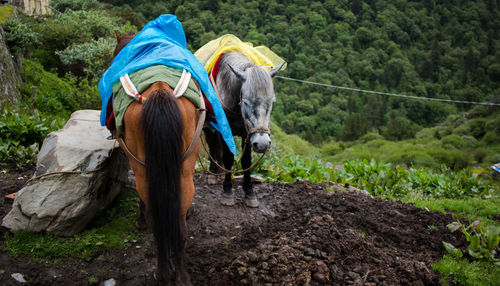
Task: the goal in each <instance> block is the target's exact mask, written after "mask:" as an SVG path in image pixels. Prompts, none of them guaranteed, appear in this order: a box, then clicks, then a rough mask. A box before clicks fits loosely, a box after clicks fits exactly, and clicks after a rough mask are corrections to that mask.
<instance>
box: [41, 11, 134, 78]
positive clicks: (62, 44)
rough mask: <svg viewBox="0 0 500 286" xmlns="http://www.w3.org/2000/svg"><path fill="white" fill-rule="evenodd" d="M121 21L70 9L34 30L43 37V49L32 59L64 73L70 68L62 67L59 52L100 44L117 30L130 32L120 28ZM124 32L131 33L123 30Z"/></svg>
mask: <svg viewBox="0 0 500 286" xmlns="http://www.w3.org/2000/svg"><path fill="white" fill-rule="evenodd" d="M119 22H120V21H119V19H118V18H112V17H109V16H108V15H107V14H106V12H105V11H102V10H89V11H83V10H80V11H73V10H68V11H66V12H65V13H63V14H57V15H55V16H54V17H51V18H48V19H47V20H46V21H44V22H42V23H40V24H38V25H36V26H34V27H33V29H34V30H35V31H37V32H38V33H39V34H40V35H41V37H40V38H41V42H42V45H41V46H40V48H39V49H38V50H37V51H35V52H34V53H33V58H36V59H37V60H39V61H40V62H41V63H42V64H43V65H44V67H45V68H46V69H48V70H52V69H54V70H57V71H58V73H59V74H65V73H66V72H69V71H71V69H68V68H67V67H66V66H65V65H61V63H60V61H59V59H58V57H57V55H56V54H55V52H56V51H64V50H65V49H67V48H69V47H71V46H73V45H80V44H84V43H87V42H91V41H92V40H94V41H97V40H98V39H100V38H111V37H114V31H119V32H129V31H130V29H131V27H130V26H129V25H119V24H120V23H119ZM125 29H127V30H128V31H123V30H125ZM92 60H94V59H92ZM87 64H90V63H87ZM77 75H78V76H83V75H82V74H77Z"/></svg>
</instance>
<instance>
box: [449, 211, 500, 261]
mask: <svg viewBox="0 0 500 286" xmlns="http://www.w3.org/2000/svg"><path fill="white" fill-rule="evenodd" d="M448 229H449V230H450V231H452V232H455V231H457V230H460V231H461V232H462V234H463V235H464V236H465V239H466V240H467V242H469V245H468V246H467V253H468V254H469V255H470V256H471V257H472V258H474V259H484V260H487V261H490V262H494V263H495V264H496V265H497V266H500V259H499V258H497V257H495V256H494V253H495V252H494V251H495V248H496V247H497V246H498V244H499V242H500V228H499V227H496V226H489V227H486V226H485V225H484V223H483V222H481V221H479V220H476V221H473V222H472V223H471V224H470V225H468V226H465V225H464V224H462V223H461V222H458V221H456V222H453V223H450V224H448ZM443 245H444V247H445V248H446V250H447V251H448V252H449V253H450V254H451V255H453V256H454V257H455V258H456V259H460V258H462V256H463V254H462V251H461V250H460V249H458V248H455V247H454V246H453V245H452V244H450V243H447V242H444V241H443Z"/></svg>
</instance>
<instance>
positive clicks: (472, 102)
mask: <svg viewBox="0 0 500 286" xmlns="http://www.w3.org/2000/svg"><path fill="white" fill-rule="evenodd" d="M275 78H280V79H284V80H290V81H296V82H301V83H307V84H312V85H319V86H324V87H332V88H337V89H344V90H350V91H357V92H364V93H373V94H380V95H388V96H396V97H404V98H410V99H420V100H430V101H443V102H451V103H463V104H475V105H488V106H500V103H493V102H477V101H465V100H453V99H444V98H432V97H420V96H414V95H405V94H397V93H389V92H381V91H373V90H366V89H359V88H352V87H345V86H338V85H333V84H325V83H319V82H313V81H308V80H301V79H294V78H290V77H285V76H279V75H277V76H275Z"/></svg>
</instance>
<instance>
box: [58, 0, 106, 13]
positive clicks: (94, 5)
mask: <svg viewBox="0 0 500 286" xmlns="http://www.w3.org/2000/svg"><path fill="white" fill-rule="evenodd" d="M50 4H51V6H52V7H53V8H54V9H56V10H57V11H59V12H66V11H67V10H73V11H78V10H97V9H100V8H101V6H102V4H101V3H99V2H98V1H97V0H51V1H50Z"/></svg>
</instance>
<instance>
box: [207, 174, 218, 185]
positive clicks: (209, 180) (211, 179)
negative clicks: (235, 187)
mask: <svg viewBox="0 0 500 286" xmlns="http://www.w3.org/2000/svg"><path fill="white" fill-rule="evenodd" d="M218 183H219V179H218V178H217V176H215V175H208V177H207V184H209V185H217V184H218Z"/></svg>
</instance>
